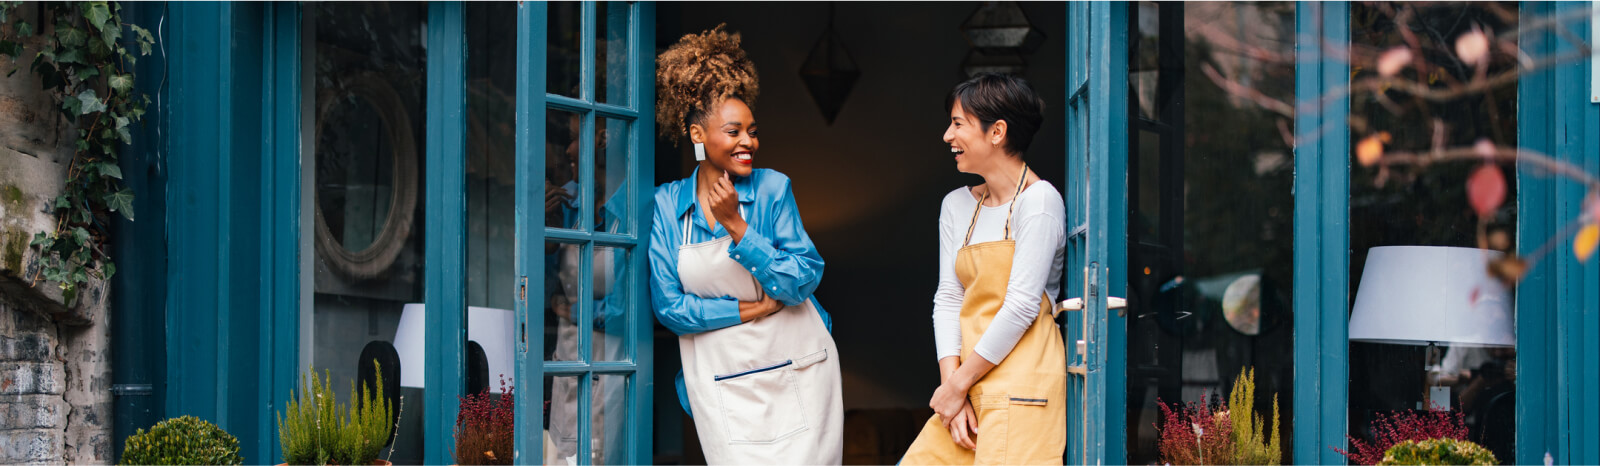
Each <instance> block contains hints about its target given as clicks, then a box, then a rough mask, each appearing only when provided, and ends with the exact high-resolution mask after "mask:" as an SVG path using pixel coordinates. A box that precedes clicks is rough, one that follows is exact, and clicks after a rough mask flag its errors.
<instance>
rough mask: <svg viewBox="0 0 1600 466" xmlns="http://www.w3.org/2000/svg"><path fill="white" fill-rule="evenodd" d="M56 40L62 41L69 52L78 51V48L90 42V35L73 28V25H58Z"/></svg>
mask: <svg viewBox="0 0 1600 466" xmlns="http://www.w3.org/2000/svg"><path fill="white" fill-rule="evenodd" d="M56 40H58V41H61V45H62V46H63V47H67V49H68V50H76V49H77V48H78V47H83V45H84V42H86V41H88V40H89V33H87V32H84V30H82V29H78V28H75V27H72V25H71V24H67V23H56ZM80 56H81V55H80ZM57 61H59V60H57Z"/></svg>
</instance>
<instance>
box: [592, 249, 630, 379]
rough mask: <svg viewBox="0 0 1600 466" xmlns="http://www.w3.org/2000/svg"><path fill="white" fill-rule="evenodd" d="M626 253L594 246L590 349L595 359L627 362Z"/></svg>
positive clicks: (628, 350) (628, 348)
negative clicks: (591, 344) (592, 312)
mask: <svg viewBox="0 0 1600 466" xmlns="http://www.w3.org/2000/svg"><path fill="white" fill-rule="evenodd" d="M628 256H629V254H628V250H627V249H625V248H617V247H610V246H596V247H595V248H594V271H593V272H594V273H593V277H594V292H593V299H594V308H593V309H594V313H595V317H594V349H593V352H592V353H590V354H592V355H594V360H596V361H630V360H632V359H633V357H632V351H631V350H632V348H630V346H631V345H629V343H630V342H631V341H630V340H629V339H628V338H627V335H628V334H629V333H628V326H629V325H630V324H629V319H627V311H628V308H629V305H630V301H631V300H630V299H629V295H628V293H627V291H628V287H627V279H628V265H629V263H630V262H629V257H628Z"/></svg>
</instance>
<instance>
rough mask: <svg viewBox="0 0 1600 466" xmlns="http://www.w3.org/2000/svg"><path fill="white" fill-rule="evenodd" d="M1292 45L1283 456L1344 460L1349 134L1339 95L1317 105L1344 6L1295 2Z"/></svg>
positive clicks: (1331, 78)
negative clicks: (1290, 395)
mask: <svg viewBox="0 0 1600 466" xmlns="http://www.w3.org/2000/svg"><path fill="white" fill-rule="evenodd" d="M1296 12H1297V14H1296V18H1295V29H1296V34H1297V35H1298V36H1299V37H1303V38H1304V37H1311V38H1321V40H1320V41H1319V42H1311V41H1301V42H1300V43H1298V44H1296V46H1295V55H1296V57H1295V59H1296V63H1295V76H1296V77H1295V99H1296V101H1297V102H1298V103H1297V105H1296V112H1295V114H1296V116H1295V135H1296V136H1295V137H1296V139H1297V140H1298V142H1297V143H1296V144H1295V156H1294V160H1295V181H1294V196H1295V206H1294V209H1295V210H1294V230H1295V236H1294V243H1295V245H1296V247H1295V251H1294V275H1295V280H1294V309H1295V310H1296V311H1297V315H1300V316H1302V317H1301V318H1297V319H1295V323H1294V325H1295V327H1294V373H1295V375H1294V377H1295V380H1294V387H1295V392H1294V402H1293V403H1294V412H1295V418H1294V419H1293V420H1292V421H1291V422H1293V423H1294V424H1293V425H1294V439H1293V442H1294V445H1293V460H1294V461H1296V462H1299V463H1308V464H1335V463H1344V462H1345V458H1344V457H1343V456H1341V455H1339V454H1338V453H1336V452H1334V451H1333V450H1332V448H1333V447H1337V448H1346V445H1345V434H1346V432H1347V426H1346V424H1347V422H1346V420H1347V418H1348V415H1347V405H1348V393H1349V376H1348V373H1349V367H1348V364H1349V363H1348V361H1349V350H1350V347H1349V338H1348V336H1349V327H1348V325H1347V324H1346V320H1347V318H1348V313H1349V309H1350V303H1349V281H1350V279H1349V276H1350V274H1349V267H1350V262H1349V261H1350V246H1349V244H1350V231H1349V218H1350V207H1349V206H1350V162H1349V160H1350V158H1349V155H1348V154H1349V153H1350V137H1349V134H1350V133H1349V126H1348V124H1347V123H1346V121H1347V120H1346V118H1347V117H1348V115H1349V113H1350V105H1349V100H1348V99H1323V96H1324V95H1326V94H1327V93H1328V92H1329V90H1331V89H1334V88H1337V87H1340V86H1344V85H1346V84H1348V81H1349V79H1350V78H1349V76H1350V75H1349V73H1350V71H1349V69H1350V68H1349V65H1348V64H1347V63H1344V62H1342V61H1340V60H1338V59H1335V58H1334V57H1330V56H1327V55H1324V54H1323V51H1324V50H1328V48H1327V47H1332V48H1334V49H1339V50H1342V49H1344V48H1346V47H1348V45H1349V43H1350V26H1349V24H1350V23H1349V19H1350V6H1349V4H1348V3H1344V2H1326V3H1323V2H1299V3H1298V4H1297V5H1296Z"/></svg>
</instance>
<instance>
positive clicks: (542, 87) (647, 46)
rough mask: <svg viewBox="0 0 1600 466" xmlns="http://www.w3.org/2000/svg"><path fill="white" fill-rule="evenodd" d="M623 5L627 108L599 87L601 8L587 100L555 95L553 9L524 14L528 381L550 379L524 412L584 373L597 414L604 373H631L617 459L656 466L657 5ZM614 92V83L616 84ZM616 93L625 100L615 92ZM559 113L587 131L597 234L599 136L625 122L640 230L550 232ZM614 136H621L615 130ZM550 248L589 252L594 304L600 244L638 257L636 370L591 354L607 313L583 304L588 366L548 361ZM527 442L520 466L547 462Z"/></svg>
mask: <svg viewBox="0 0 1600 466" xmlns="http://www.w3.org/2000/svg"><path fill="white" fill-rule="evenodd" d="M611 5H626V8H627V14H626V15H624V16H623V17H608V18H606V20H607V21H616V20H618V19H619V18H625V19H626V22H627V24H626V28H624V27H621V26H622V25H621V24H615V23H612V24H607V27H606V30H607V31H611V34H616V33H617V31H621V30H624V29H625V30H626V37H625V40H626V44H627V53H628V59H627V63H628V64H629V67H630V69H629V70H628V72H627V73H625V74H624V75H625V76H626V81H625V82H624V83H622V85H623V86H628V87H631V88H632V89H630V91H629V92H627V93H626V95H627V96H628V99H629V101H627V102H620V103H601V102H598V100H599V99H598V98H597V96H598V95H599V93H598V90H597V89H596V88H595V86H596V82H597V77H596V72H597V70H598V66H597V65H596V64H595V63H594V60H595V58H596V57H595V49H596V46H595V43H594V41H595V38H596V30H597V29H598V28H597V26H598V21H599V20H600V18H598V17H597V4H596V3H595V2H584V3H583V4H582V7H581V9H580V22H581V24H580V27H579V30H580V31H581V34H580V38H581V39H580V47H581V53H580V54H579V56H580V66H579V75H580V76H579V82H580V88H581V91H580V93H579V94H580V95H579V96H577V97H576V98H574V97H568V96H562V95H557V94H549V93H546V89H547V86H546V84H547V80H548V73H550V72H551V70H550V69H549V68H548V64H547V61H546V56H545V51H546V50H547V49H548V46H549V36H548V31H549V19H550V18H549V5H548V4H546V3H543V2H524V3H521V4H520V5H519V6H518V11H517V22H518V28H517V30H518V35H517V57H518V63H517V91H516V92H517V96H516V102H517V109H516V112H517V127H516V134H517V141H516V154H517V160H516V173H517V184H516V185H517V186H518V187H519V190H518V195H517V218H516V224H517V244H518V249H517V259H516V263H517V275H518V279H519V284H518V289H519V292H518V299H517V326H518V335H519V338H518V339H517V341H518V344H517V352H516V354H517V380H529V381H539V382H534V383H524V384H523V387H519V389H518V390H517V392H516V397H517V404H518V405H520V406H541V405H542V404H543V401H544V384H543V383H540V382H542V381H543V380H544V379H545V377H546V376H550V375H554V376H577V378H578V381H579V390H578V392H579V396H578V406H577V412H579V413H589V412H591V410H592V409H593V407H592V403H593V401H592V399H591V398H592V390H591V386H592V385H591V384H592V380H593V379H594V377H595V376H598V375H603V374H604V375H626V376H627V377H628V383H627V387H628V389H627V390H626V392H627V398H628V399H627V402H626V404H625V406H624V411H625V412H624V413H623V418H624V419H626V420H627V423H626V428H627V431H626V438H628V439H629V440H630V441H629V443H628V444H627V445H626V447H625V448H624V449H623V453H624V454H625V456H624V457H623V458H608V460H612V461H613V462H617V463H619V464H648V463H651V462H652V461H651V458H650V456H649V455H650V454H651V452H652V449H651V426H652V425H653V423H652V419H651V415H652V412H653V411H652V401H653V397H654V393H655V385H654V383H653V381H654V377H653V369H654V368H653V364H654V357H653V354H652V348H653V343H652V341H653V334H652V331H653V329H654V325H655V320H654V314H653V313H652V312H651V310H650V307H649V306H650V303H649V300H648V299H645V298H644V297H646V296H649V294H648V293H649V291H648V288H647V285H648V283H647V281H646V279H647V278H648V277H647V276H646V275H645V273H646V271H647V270H648V265H647V263H646V262H645V260H646V259H647V255H646V254H643V253H642V251H644V249H645V248H646V247H648V242H649V238H648V236H647V233H646V232H649V231H650V228H651V225H650V223H651V216H650V213H651V212H654V209H653V208H652V206H651V204H652V203H653V201H654V196H653V193H654V190H653V189H652V181H653V180H654V175H655V153H654V148H655V142H654V137H655V136H654V135H655V124H654V123H655V121H654V115H655V112H654V109H655V81H654V77H655V73H654V71H655V5H654V4H653V3H650V2H633V3H620V2H618V3H612V4H611ZM615 84H616V83H610V84H609V85H615ZM609 94H611V95H615V94H616V93H615V92H611V93H609ZM549 109H558V110H562V111H566V112H572V113H575V114H578V115H581V116H582V123H581V127H580V130H579V134H580V137H579V140H580V141H582V144H581V149H580V151H579V156H578V159H579V160H578V167H579V170H578V185H579V186H580V188H581V189H580V193H579V195H578V201H579V204H580V205H582V206H584V207H583V208H581V209H579V215H580V216H581V218H580V219H579V221H578V223H577V224H578V225H594V224H595V222H594V220H595V219H594V218H593V216H594V213H595V209H593V208H591V206H593V205H594V204H593V203H595V202H600V201H601V200H600V199H599V198H598V197H597V196H598V195H599V194H600V193H596V192H595V190H594V186H595V183H594V181H595V180H594V176H595V173H594V169H593V167H594V160H595V149H596V148H595V144H594V141H595V137H594V136H595V128H596V119H597V118H613V119H619V120H623V121H627V122H629V123H630V124H629V125H628V128H629V129H628V130H627V131H631V133H630V134H629V135H628V136H627V137H628V140H629V144H628V146H629V147H628V148H627V150H629V151H631V152H630V153H629V154H628V155H627V160H628V164H627V165H628V166H627V170H628V178H627V182H626V183H628V184H627V186H625V187H624V188H623V189H624V190H625V192H627V193H628V194H629V195H630V197H629V198H628V199H626V205H627V206H628V207H627V208H626V209H624V211H625V212H629V213H631V214H632V216H631V218H628V219H623V221H624V222H629V227H628V228H626V229H625V231H627V233H623V234H617V233H606V232H590V231H583V230H570V229H561V228H549V227H546V226H545V225H544V216H543V215H542V214H539V212H543V209H542V208H541V207H540V206H542V205H543V204H544V198H543V189H542V187H543V185H544V183H545V181H544V180H545V173H544V171H545V163H544V161H545V153H544V148H545V147H546V146H545V144H544V141H545V136H546V135H545V128H546V125H545V119H546V115H547V110H549ZM608 131H617V129H616V128H608ZM546 240H559V241H566V242H572V243H576V244H580V245H582V246H583V251H584V253H583V254H580V255H579V256H580V257H581V258H582V259H581V260H580V271H579V273H578V274H577V276H578V277H580V280H581V281H582V283H581V284H580V286H579V290H580V292H579V295H588V294H589V290H592V289H593V287H594V283H592V277H593V274H592V273H591V271H592V270H593V267H594V264H593V258H594V256H595V255H594V254H593V251H594V248H595V247H596V246H597V245H598V246H614V247H619V248H626V249H629V250H631V251H633V253H632V254H629V255H628V258H629V261H630V262H629V265H628V268H627V270H628V272H627V274H628V275H627V277H626V278H625V279H623V280H622V283H623V285H622V286H623V288H622V289H625V290H627V291H626V292H628V293H631V296H633V297H634V299H631V300H628V303H629V305H630V306H631V307H630V309H629V310H628V312H627V313H626V318H627V319H628V320H629V322H628V325H627V327H628V329H630V330H631V332H632V333H631V334H630V335H628V336H627V338H629V339H630V340H631V341H630V343H629V344H627V345H624V346H627V347H632V348H633V358H632V360H629V361H614V362H613V361H606V362H597V361H593V360H592V358H591V357H590V349H591V348H592V346H593V345H591V344H590V340H589V339H590V338H591V337H592V333H593V332H592V331H591V327H592V325H593V321H594V319H592V318H590V317H589V316H592V315H593V313H594V312H596V309H594V303H593V302H592V301H590V300H579V301H578V303H577V304H578V308H577V313H578V316H579V317H578V318H577V319H575V320H576V322H577V323H578V325H579V329H578V332H577V334H578V336H579V341H578V343H577V348H578V351H579V354H580V357H579V358H578V359H579V361H578V362H570V361H561V362H553V361H545V360H544V356H545V355H544V354H543V350H544V347H545V341H544V337H545V334H544V328H545V323H544V321H543V318H544V315H545V312H544V308H543V306H542V305H540V306H538V307H537V308H535V307H534V306H530V305H529V304H530V301H529V299H528V297H529V296H533V297H540V296H544V291H545V290H544V284H545V280H544V278H545V277H544V273H545V269H544V265H543V264H544V259H543V256H542V255H543V254H544V253H543V251H544V248H543V247H542V246H543V245H544V244H545V242H546ZM591 419H592V418H591V417H590V416H587V415H580V416H578V417H577V423H578V426H577V428H578V438H580V439H581V438H591V437H592V436H591V431H590V428H591V425H590V424H591V422H590V420H591ZM543 420H544V417H543V416H542V415H541V414H540V412H539V411H537V410H522V412H519V413H518V414H517V420H516V422H517V427H516V428H517V432H536V431H541V430H543V428H544V423H543ZM516 442H517V444H516V450H517V455H516V462H517V463H518V464H540V463H543V461H544V457H545V456H544V451H543V449H544V442H543V438H542V436H539V435H518V436H517V441H516ZM591 447H592V444H591V442H578V455H577V457H578V458H579V462H580V463H583V464H586V463H587V462H588V459H589V458H592V456H591V454H590V453H591V451H590V450H591Z"/></svg>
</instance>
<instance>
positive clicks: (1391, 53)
mask: <svg viewBox="0 0 1600 466" xmlns="http://www.w3.org/2000/svg"><path fill="white" fill-rule="evenodd" d="M1409 63H1411V49H1410V48H1407V47H1404V46H1401V47H1395V48H1392V49H1389V50H1388V51H1386V52H1383V55H1380V56H1378V75H1380V76H1383V77H1389V76H1394V75H1395V74H1396V73H1399V72H1400V70H1402V69H1405V67H1406V65H1407V64H1409Z"/></svg>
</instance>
